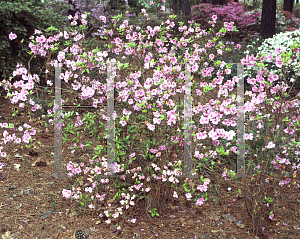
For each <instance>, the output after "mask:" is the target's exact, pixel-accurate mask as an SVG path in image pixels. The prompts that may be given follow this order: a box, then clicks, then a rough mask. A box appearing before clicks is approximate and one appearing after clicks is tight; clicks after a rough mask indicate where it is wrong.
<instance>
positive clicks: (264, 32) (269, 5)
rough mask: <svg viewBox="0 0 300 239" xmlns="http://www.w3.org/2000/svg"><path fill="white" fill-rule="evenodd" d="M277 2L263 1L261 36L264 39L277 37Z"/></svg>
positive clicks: (273, 0) (272, 0)
mask: <svg viewBox="0 0 300 239" xmlns="http://www.w3.org/2000/svg"><path fill="white" fill-rule="evenodd" d="M275 20H276V0H263V3H262V13H261V29H260V35H261V37H262V38H263V39H267V38H271V37H273V36H274V35H275Z"/></svg>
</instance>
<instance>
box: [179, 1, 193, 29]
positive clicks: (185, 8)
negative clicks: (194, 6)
mask: <svg viewBox="0 0 300 239" xmlns="http://www.w3.org/2000/svg"><path fill="white" fill-rule="evenodd" d="M181 11H182V14H183V15H184V19H185V24H186V25H187V23H188V21H190V20H191V17H192V13H191V3H190V0H181Z"/></svg>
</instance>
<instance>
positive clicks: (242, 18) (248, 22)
mask: <svg viewBox="0 0 300 239" xmlns="http://www.w3.org/2000/svg"><path fill="white" fill-rule="evenodd" d="M213 15H217V16H218V21H217V23H216V29H219V28H220V27H221V26H222V25H221V24H222V22H234V24H235V26H236V28H237V29H238V30H239V35H241V36H243V35H247V34H251V32H253V31H255V30H256V29H257V28H258V27H259V26H258V17H259V16H260V15H261V12H260V11H253V12H245V11H244V9H243V6H242V5H239V4H238V3H237V2H230V3H228V4H227V5H218V6H215V5H212V4H210V3H202V4H199V5H195V6H193V7H192V19H193V20H194V21H195V22H197V23H200V24H201V27H202V28H203V27H204V29H207V28H208V27H210V26H209V22H208V21H209V19H211V17H212V16H213Z"/></svg>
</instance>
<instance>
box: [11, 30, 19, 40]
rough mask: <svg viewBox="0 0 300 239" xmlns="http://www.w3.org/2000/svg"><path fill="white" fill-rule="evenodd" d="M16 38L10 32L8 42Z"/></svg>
mask: <svg viewBox="0 0 300 239" xmlns="http://www.w3.org/2000/svg"><path fill="white" fill-rule="evenodd" d="M16 38H17V35H16V34H15V33H12V32H11V33H10V34H9V39H10V40H14V39H16Z"/></svg>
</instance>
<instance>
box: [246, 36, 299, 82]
mask: <svg viewBox="0 0 300 239" xmlns="http://www.w3.org/2000/svg"><path fill="white" fill-rule="evenodd" d="M294 43H296V44H300V30H296V31H293V32H285V33H279V34H276V35H275V36H274V37H272V38H268V39H266V40H264V41H263V43H262V45H261V46H260V47H258V48H257V49H258V53H257V55H256V57H263V56H267V55H268V54H271V56H272V57H273V58H274V57H276V56H278V55H281V53H282V52H284V53H289V52H290V51H291V45H293V44H294ZM299 47H300V45H299V46H298V48H299ZM245 53H246V54H248V52H247V51H246V52H245ZM281 57H282V55H281ZM263 62H264V63H266V64H268V67H267V69H268V70H269V71H270V72H272V73H273V74H278V72H279V71H280V69H278V67H276V65H275V64H274V63H271V62H272V61H271V60H269V59H265V60H264V61H263ZM284 67H285V69H286V73H285V74H284V75H282V73H281V75H280V74H278V76H279V77H280V78H282V79H283V81H284V82H285V83H288V84H289V85H291V83H289V82H290V79H291V78H293V79H295V80H297V82H296V85H300V84H299V81H300V52H299V50H298V53H297V56H296V57H295V58H292V59H291V64H290V65H289V67H288V68H286V66H284ZM247 69H249V70H250V69H252V67H250V66H248V67H247ZM256 73H257V70H255V71H254V70H250V72H249V74H247V73H246V74H245V76H246V78H247V77H250V78H252V77H254V76H255V75H256ZM247 75H248V76H247ZM296 85H295V86H296ZM298 87H299V86H298Z"/></svg>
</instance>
